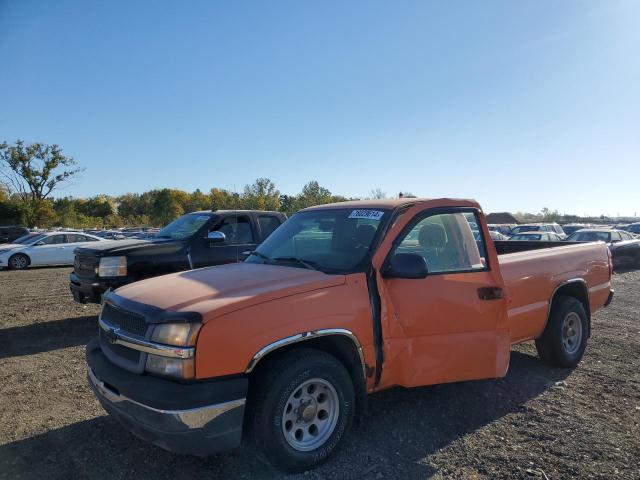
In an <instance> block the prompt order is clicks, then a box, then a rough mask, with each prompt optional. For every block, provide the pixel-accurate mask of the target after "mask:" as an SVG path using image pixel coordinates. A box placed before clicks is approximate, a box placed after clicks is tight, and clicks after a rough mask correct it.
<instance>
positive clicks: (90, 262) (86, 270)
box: [73, 253, 100, 278]
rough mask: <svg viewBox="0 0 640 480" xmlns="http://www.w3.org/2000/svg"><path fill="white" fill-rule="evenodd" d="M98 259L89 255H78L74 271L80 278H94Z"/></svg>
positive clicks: (74, 263)
mask: <svg viewBox="0 0 640 480" xmlns="http://www.w3.org/2000/svg"><path fill="white" fill-rule="evenodd" d="M99 261H100V260H99V259H98V257H95V256H93V255H91V254H87V253H76V257H75V261H74V262H73V271H74V272H75V273H76V275H78V276H79V277H86V278H94V277H95V276H96V268H98V263H99Z"/></svg>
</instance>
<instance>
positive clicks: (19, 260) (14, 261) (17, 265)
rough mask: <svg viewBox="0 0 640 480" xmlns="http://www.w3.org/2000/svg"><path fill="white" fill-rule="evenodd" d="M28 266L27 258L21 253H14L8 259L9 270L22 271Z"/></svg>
mask: <svg viewBox="0 0 640 480" xmlns="http://www.w3.org/2000/svg"><path fill="white" fill-rule="evenodd" d="M28 265H29V257H27V256H26V255H24V254H22V253H16V254H15V255H11V258H9V268H10V269H11V270H24V269H25V268H27V266H28Z"/></svg>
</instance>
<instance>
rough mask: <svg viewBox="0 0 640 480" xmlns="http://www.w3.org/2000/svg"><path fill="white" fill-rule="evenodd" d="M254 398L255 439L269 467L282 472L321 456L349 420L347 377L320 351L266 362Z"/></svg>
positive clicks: (338, 438) (351, 411) (350, 390)
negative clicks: (268, 462) (271, 466)
mask: <svg viewBox="0 0 640 480" xmlns="http://www.w3.org/2000/svg"><path fill="white" fill-rule="evenodd" d="M253 397H254V398H255V399H256V401H255V404H254V408H255V412H254V432H255V438H256V443H257V445H258V447H259V448H260V449H261V450H262V451H263V452H264V453H265V455H266V456H267V458H268V459H269V461H270V462H271V463H272V464H273V465H274V466H276V467H278V468H281V469H283V470H287V471H301V470H304V469H307V468H309V467H312V466H315V465H317V464H319V463H321V462H322V461H324V460H326V459H327V458H328V457H329V455H330V454H331V453H332V452H333V451H334V450H336V448H337V447H338V445H339V444H340V442H341V440H342V439H343V437H344V435H345V433H346V432H347V430H348V429H349V427H350V425H351V422H352V420H353V415H354V406H355V393H354V387H353V383H352V381H351V377H350V376H349V373H348V372H347V371H346V369H345V368H344V366H343V365H342V364H341V363H340V362H339V361H338V360H337V359H336V358H335V357H333V356H332V355H329V354H327V353H325V352H322V351H319V350H314V349H306V348H305V349H300V350H294V351H292V352H289V353H287V354H284V355H283V356H282V357H280V358H278V359H277V360H275V361H274V362H272V363H270V364H268V365H266V366H265V368H264V369H263V370H262V374H261V376H260V378H259V379H257V383H256V385H255V391H254V392H253Z"/></svg>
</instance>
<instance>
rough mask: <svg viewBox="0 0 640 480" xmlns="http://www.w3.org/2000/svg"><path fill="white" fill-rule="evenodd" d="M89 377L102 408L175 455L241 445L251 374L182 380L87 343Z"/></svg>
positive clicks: (126, 426)
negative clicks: (115, 360) (133, 368)
mask: <svg viewBox="0 0 640 480" xmlns="http://www.w3.org/2000/svg"><path fill="white" fill-rule="evenodd" d="M87 361H88V363H89V369H88V374H87V376H88V379H89V385H90V386H91V388H92V390H93V392H94V393H95V395H96V397H97V398H98V400H99V401H100V404H101V405H102V407H103V408H104V409H105V410H106V411H107V413H109V414H110V415H112V416H113V417H114V418H116V419H117V420H118V421H119V422H120V423H121V424H122V425H123V426H124V427H125V428H126V429H127V430H129V431H130V432H131V433H133V434H134V435H136V436H137V437H139V438H141V439H142V440H145V441H148V442H150V443H152V444H154V445H156V446H158V447H161V448H163V449H165V450H169V451H171V452H175V453H183V454H190V455H199V456H204V455H210V454H213V453H218V452H221V451H225V450H229V449H232V448H235V447H237V446H239V445H240V442H241V440H242V423H243V419H244V407H245V399H246V392H247V385H248V381H247V380H246V378H235V379H229V380H218V381H210V382H198V383H190V384H181V383H177V382H172V381H169V380H165V379H161V378H156V377H152V376H150V375H136V374H133V373H129V372H127V371H125V370H123V369H121V368H119V367H116V366H115V365H113V364H111V363H110V362H109V361H108V360H107V359H106V357H105V356H104V354H103V353H102V351H101V350H100V347H99V344H98V343H97V342H95V341H94V342H91V343H90V344H89V345H88V346H87Z"/></svg>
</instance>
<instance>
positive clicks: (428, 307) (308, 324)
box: [87, 199, 613, 470]
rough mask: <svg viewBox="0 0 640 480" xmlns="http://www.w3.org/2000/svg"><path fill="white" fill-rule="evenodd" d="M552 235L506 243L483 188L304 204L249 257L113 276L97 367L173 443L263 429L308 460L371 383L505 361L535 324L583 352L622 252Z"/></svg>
mask: <svg viewBox="0 0 640 480" xmlns="http://www.w3.org/2000/svg"><path fill="white" fill-rule="evenodd" d="M514 243H516V242H514ZM556 245H557V246H556V247H554V248H545V249H540V250H535V251H519V252H516V253H506V254H501V253H500V251H499V250H503V251H509V248H508V247H509V245H508V242H501V243H500V244H498V242H496V243H494V242H493V241H491V237H490V235H489V230H488V228H487V224H486V221H485V218H484V215H483V213H482V210H481V209H480V206H479V205H478V204H477V203H476V202H474V201H469V200H452V199H439V200H420V199H397V200H371V201H359V202H346V203H336V204H331V205H324V206H319V207H312V208H308V209H305V210H302V211H300V212H298V213H297V214H295V215H293V216H292V217H291V218H290V219H289V220H287V221H286V222H285V223H284V224H283V225H282V226H281V227H279V228H278V229H277V230H276V231H275V232H274V233H273V234H272V235H271V236H270V237H269V238H268V239H267V240H266V241H265V242H264V243H263V244H262V245H260V246H259V247H258V248H257V250H255V251H254V252H252V253H251V255H250V256H249V257H248V258H247V260H246V261H245V262H243V263H239V264H231V265H223V266H217V267H210V268H202V269H199V270H193V271H188V272H181V273H175V274H171V275H166V276H162V277H157V278H152V279H148V280H143V281H140V282H137V283H133V284H131V285H126V286H124V287H121V288H120V289H118V290H115V291H112V292H108V293H107V294H106V295H105V296H104V299H103V305H102V311H101V314H100V320H99V323H100V328H99V337H98V338H96V339H95V340H93V341H92V342H91V343H90V344H89V345H88V346H87V362H88V367H89V368H88V377H89V383H90V385H91V387H92V388H93V390H94V392H95V394H96V396H97V397H98V399H99V400H100V402H101V403H102V405H103V407H104V408H105V410H106V411H107V412H109V413H110V414H112V415H113V416H114V417H116V418H117V419H118V420H119V421H120V422H121V423H122V424H123V425H124V426H125V427H126V428H127V429H128V430H130V431H131V432H133V433H134V434H136V435H137V436H139V437H141V438H143V439H145V440H148V441H149V442H152V443H153V444H155V445H158V446H160V447H163V448H165V449H167V450H171V451H175V452H181V453H190V454H195V455H207V454H210V453H215V452H218V451H221V450H225V449H229V448H233V447H237V446H238V445H240V443H241V440H242V439H243V438H252V439H253V440H254V441H255V442H256V443H257V445H258V446H259V448H260V449H261V450H262V451H263V452H264V454H265V455H266V456H267V458H268V459H269V461H271V462H272V464H274V465H276V466H277V467H279V468H282V469H285V470H300V469H305V468H308V467H310V466H313V465H315V464H317V463H319V462H321V461H323V460H324V459H326V458H327V457H328V456H329V455H330V454H331V452H333V451H334V450H335V449H336V448H337V447H338V445H339V444H340V442H341V441H342V439H343V437H344V436H345V433H346V432H347V430H348V429H349V426H350V424H351V422H352V419H353V418H354V416H355V415H360V414H362V412H364V410H365V408H366V399H367V394H368V393H371V392H375V391H379V390H382V389H386V388H389V387H393V386H396V385H401V386H404V387H414V386H420V385H430V384H436V383H443V382H458V381H462V380H472V379H481V378H497V377H502V376H504V375H505V374H506V372H507V369H508V367H509V358H510V350H511V346H512V345H514V344H517V343H521V342H526V341H531V340H534V341H535V344H536V347H537V350H538V353H539V355H540V357H541V358H542V360H543V361H545V362H547V363H549V364H550V365H555V366H560V367H574V366H575V365H577V364H578V362H579V361H580V359H581V358H582V355H583V353H584V351H585V347H586V344H587V339H588V337H589V335H590V333H591V315H592V314H593V312H595V311H596V310H598V309H600V308H602V307H603V306H606V305H608V304H609V302H610V301H611V298H612V295H613V291H612V290H611V284H610V280H611V272H612V266H611V259H610V256H609V250H608V249H607V247H606V245H605V244H603V243H584V244H564V243H560V242H556ZM496 246H498V248H496Z"/></svg>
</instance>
